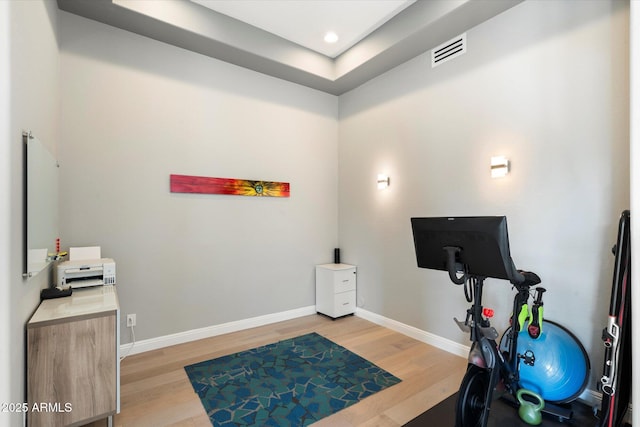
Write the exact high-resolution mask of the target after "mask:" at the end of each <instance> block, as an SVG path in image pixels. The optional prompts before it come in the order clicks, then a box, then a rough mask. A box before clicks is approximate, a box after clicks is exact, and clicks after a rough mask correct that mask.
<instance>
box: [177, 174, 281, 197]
mask: <svg viewBox="0 0 640 427" xmlns="http://www.w3.org/2000/svg"><path fill="white" fill-rule="evenodd" d="M170 186H171V192H172V193H200V194H231V195H235V196H267V197H289V183H288V182H272V181H252V180H248V179H233V178H209V177H204V176H190V175H170Z"/></svg>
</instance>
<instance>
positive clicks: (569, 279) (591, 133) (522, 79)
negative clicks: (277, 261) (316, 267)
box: [339, 1, 629, 389]
mask: <svg viewBox="0 0 640 427" xmlns="http://www.w3.org/2000/svg"><path fill="white" fill-rule="evenodd" d="M467 40H468V53H467V54H466V55H465V56H462V57H460V58H457V59H455V60H453V61H451V62H448V63H445V64H443V65H441V66H439V67H437V68H435V69H431V68H430V63H429V55H428V54H425V55H422V56H420V57H417V58H415V59H413V60H412V61H409V62H407V63H405V64H403V65H401V66H399V67H397V68H396V69H394V70H392V71H390V72H388V73H386V74H384V75H382V76H380V77H378V78H376V79H375V80H373V81H370V82H368V83H367V84H365V85H363V86H362V87H360V88H358V89H356V90H354V91H351V92H349V93H347V94H345V95H343V96H341V97H340V145H339V183H340V185H339V230H340V246H341V247H342V249H343V251H344V253H345V256H346V257H347V259H348V260H349V262H351V263H354V264H357V265H358V273H359V277H358V280H359V282H358V286H359V288H358V292H359V304H360V305H361V306H362V307H364V308H366V309H367V310H371V311H373V312H376V313H378V314H381V315H383V316H386V317H389V318H392V319H395V320H398V321H400V322H403V323H407V324H409V325H412V326H415V327H418V328H420V329H423V330H426V331H429V332H432V333H435V334H437V335H439V336H443V337H446V338H449V339H451V340H454V341H457V342H460V343H463V344H468V336H467V335H465V334H463V333H462V332H460V331H459V330H458V329H457V327H456V326H455V325H454V323H453V321H452V320H451V319H452V317H453V316H457V317H458V318H464V315H465V310H466V308H468V304H467V303H466V301H465V299H464V296H463V292H462V289H461V288H460V287H456V286H454V285H453V284H452V283H451V282H450V281H449V279H448V276H447V275H446V274H445V273H444V272H435V271H428V270H423V269H418V268H417V267H416V261H415V253H414V248H413V240H412V234H411V227H410V221H409V219H410V218H411V217H413V216H463V215H507V217H508V222H509V232H510V240H511V253H512V256H513V258H514V261H515V263H516V266H518V267H519V268H522V269H529V270H532V271H535V272H537V273H538V274H539V275H540V276H541V278H542V280H543V284H544V286H545V287H547V289H548V291H549V292H548V293H547V294H546V298H545V303H546V305H545V314H546V315H547V316H548V317H549V318H552V319H556V320H558V321H560V322H561V323H563V324H565V325H566V326H568V327H569V328H570V329H571V330H572V331H574V332H575V333H576V334H577V335H578V337H579V338H580V339H581V341H582V342H583V344H584V345H585V347H586V348H587V350H588V352H589V354H590V355H591V362H592V366H593V371H592V372H593V374H592V380H593V379H595V378H596V377H599V376H600V375H601V369H602V365H601V363H602V353H603V348H602V344H601V340H600V336H601V331H602V329H601V328H603V327H604V325H605V323H606V322H605V318H606V314H607V310H608V297H609V292H610V286H611V277H612V262H613V257H612V255H611V246H612V244H613V243H614V241H615V237H616V231H617V222H618V218H619V215H620V212H621V211H622V210H623V209H625V208H628V207H629V166H628V156H629V135H628V129H629V119H628V88H629V87H628V78H629V77H628V54H627V48H626V46H627V44H628V3H625V2H614V1H611V2H610V1H598V2H595V1H594V2H580V4H579V5H576V3H575V2H544V1H528V2H524V3H522V4H520V5H518V6H516V7H514V8H512V9H510V10H508V11H506V12H504V13H503V14H501V15H499V16H497V17H495V18H493V19H492V20H490V21H487V22H486V23H484V24H482V25H480V26H478V27H475V28H473V29H471V30H469V31H468V33H467ZM494 155H505V156H507V157H508V158H510V159H511V162H512V173H511V174H510V175H509V176H508V177H506V178H505V179H502V180H492V179H491V178H490V176H489V165H490V158H491V156H494ZM378 172H384V173H387V174H388V175H389V176H390V177H391V186H390V187H389V188H388V189H387V190H385V191H378V190H377V189H376V186H375V179H376V174H377V173H378ZM512 295H513V293H512V292H511V290H510V287H509V285H508V284H507V283H506V282H502V281H497V280H488V281H487V287H486V292H485V296H486V298H485V302H486V304H485V305H486V306H489V307H493V308H494V309H495V310H496V313H497V316H496V321H495V322H494V323H495V324H496V325H498V326H500V325H502V326H501V327H502V328H503V327H504V326H506V323H507V318H508V315H509V314H510V310H511V305H510V304H511V298H512ZM591 387H592V388H593V389H595V383H594V382H593V381H592V384H591Z"/></svg>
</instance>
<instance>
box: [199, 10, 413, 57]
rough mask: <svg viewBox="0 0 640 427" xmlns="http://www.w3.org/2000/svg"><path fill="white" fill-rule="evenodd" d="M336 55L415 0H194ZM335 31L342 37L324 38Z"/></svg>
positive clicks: (318, 50) (322, 51) (286, 37)
mask: <svg viewBox="0 0 640 427" xmlns="http://www.w3.org/2000/svg"><path fill="white" fill-rule="evenodd" d="M191 1H192V2H194V3H198V4H201V5H202V6H205V7H207V8H209V9H211V10H214V11H216V12H219V13H222V14H224V15H227V16H230V17H232V18H235V19H237V20H240V21H242V22H246V23H247V24H250V25H253V26H255V27H258V28H261V29H263V30H265V31H268V32H270V33H272V34H275V35H278V36H280V37H282V38H284V39H287V40H289V41H292V42H294V43H297V44H299V45H301V46H304V47H306V48H309V49H311V50H314V51H316V52H318V53H321V54H323V55H325V56H328V57H330V58H335V57H336V56H338V55H340V54H341V53H343V52H344V51H346V50H347V49H349V48H350V47H352V46H353V45H355V44H356V43H357V42H359V41H360V40H362V39H363V38H365V37H366V36H368V35H369V34H371V33H372V32H373V31H374V30H376V29H377V28H378V27H380V26H381V25H382V24H384V23H385V22H387V21H388V20H389V19H391V18H392V17H394V16H395V15H397V14H398V13H399V12H401V11H402V10H404V9H405V8H406V7H407V6H410V5H411V4H412V3H414V2H415V0H296V1H292V0H268V1H265V0H241V1H238V0H191ZM329 31H332V32H334V33H335V34H336V35H338V37H339V39H338V41H337V42H335V43H327V42H325V41H324V35H325V34H326V33H327V32H329Z"/></svg>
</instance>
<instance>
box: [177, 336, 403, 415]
mask: <svg viewBox="0 0 640 427" xmlns="http://www.w3.org/2000/svg"><path fill="white" fill-rule="evenodd" d="M184 369H185V371H186V372H187V376H188V377H189V380H190V381H191V384H192V385H193V389H194V391H195V392H196V393H197V394H198V396H199V397H200V400H201V402H202V405H203V406H204V408H205V410H206V412H207V415H208V416H209V419H210V420H211V423H212V424H213V425H214V426H216V427H217V426H279V427H285V426H306V425H309V424H311V423H314V422H316V421H318V420H320V419H321V418H324V417H326V416H328V415H331V414H333V413H335V412H338V411H339V410H341V409H344V408H346V407H348V406H351V405H353V404H354V403H357V402H358V401H360V400H361V399H364V398H365V397H367V396H370V395H372V394H374V393H376V392H378V391H380V390H382V389H385V388H387V387H390V386H392V385H394V384H397V383H399V382H400V379H398V378H396V377H394V376H393V375H391V374H390V373H388V372H386V371H385V370H383V369H380V368H379V367H377V366H376V365H374V364H373V363H371V362H369V361H367V360H366V359H363V358H362V357H360V356H358V355H356V354H354V353H352V352H350V351H349V350H347V349H346V348H344V347H341V346H339V345H338V344H336V343H334V342H332V341H330V340H328V339H326V338H324V337H322V336H320V335H318V334H316V333H311V334H307V335H303V336H300V337H296V338H292V339H288V340H284V341H280V342H277V343H274V344H269V345H266V346H263V347H258V348H254V349H252V350H247V351H242V352H240V353H235V354H231V355H229V356H224V357H220V358H218V359H212V360H207V361H205V362H200V363H196V364H194V365H189V366H186V367H185V368H184Z"/></svg>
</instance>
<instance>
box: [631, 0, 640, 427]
mask: <svg viewBox="0 0 640 427" xmlns="http://www.w3.org/2000/svg"><path fill="white" fill-rule="evenodd" d="M629 19H630V29H629V30H630V36H629V39H630V46H629V56H630V67H629V76H630V90H629V92H630V97H629V98H630V115H629V116H630V142H631V144H630V145H631V155H630V161H631V212H632V215H633V213H635V212H640V197H638V194H639V193H640V77H638V76H639V75H640V2H638V1H636V0H634V1H631V2H630V17H629ZM635 221H636V219H635V216H634V217H633V221H631V247H632V248H638V247H640V227H638V226H637V225H636V223H635ZM639 261H640V256H639V255H638V252H637V251H635V252H633V251H632V253H631V264H632V267H631V269H632V271H633V270H635V271H638V268H639V267H640V262H639ZM631 289H632V292H631V298H632V303H631V305H632V306H634V307H640V292H638V289H640V277H638V274H636V275H635V276H633V275H632V278H631ZM631 315H632V320H631V324H632V325H640V310H638V309H635V310H633V311H632V312H631ZM632 333H633V336H632V340H631V343H632V349H631V354H632V359H633V360H632V363H633V364H634V365H636V366H640V331H639V330H638V328H637V327H636V328H635V329H633V331H632ZM631 384H632V385H633V389H632V391H631V395H632V398H633V406H635V407H636V408H640V369H637V368H636V369H635V370H633V378H632V381H631ZM632 415H633V419H632V420H631V424H632V425H633V424H635V425H640V411H638V410H636V411H634V412H633V414H632Z"/></svg>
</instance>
